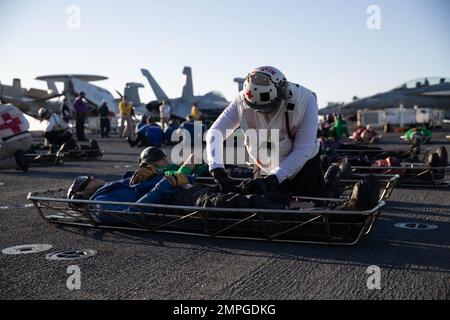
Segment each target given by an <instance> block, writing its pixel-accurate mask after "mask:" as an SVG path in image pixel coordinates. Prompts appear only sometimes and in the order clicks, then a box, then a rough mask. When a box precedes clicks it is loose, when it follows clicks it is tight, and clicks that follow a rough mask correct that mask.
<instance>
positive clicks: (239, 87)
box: [233, 78, 245, 92]
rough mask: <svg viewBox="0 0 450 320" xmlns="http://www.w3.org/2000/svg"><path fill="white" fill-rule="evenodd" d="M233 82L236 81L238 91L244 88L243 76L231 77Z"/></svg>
mask: <svg viewBox="0 0 450 320" xmlns="http://www.w3.org/2000/svg"><path fill="white" fill-rule="evenodd" d="M233 81H234V82H236V83H237V84H238V90H239V92H241V91H242V90H244V81H245V79H244V78H234V79H233Z"/></svg>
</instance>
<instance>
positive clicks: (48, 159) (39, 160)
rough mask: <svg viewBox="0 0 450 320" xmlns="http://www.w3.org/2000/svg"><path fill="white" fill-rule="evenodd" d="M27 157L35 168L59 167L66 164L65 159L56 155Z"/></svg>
mask: <svg viewBox="0 0 450 320" xmlns="http://www.w3.org/2000/svg"><path fill="white" fill-rule="evenodd" d="M25 157H26V158H27V159H28V161H29V162H30V165H31V166H33V167H36V166H52V165H59V164H62V163H63V162H64V159H63V157H62V156H61V155H59V154H56V153H26V154H25Z"/></svg>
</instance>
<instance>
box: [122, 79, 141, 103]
mask: <svg viewBox="0 0 450 320" xmlns="http://www.w3.org/2000/svg"><path fill="white" fill-rule="evenodd" d="M143 87H144V86H143V85H142V84H140V83H134V82H129V83H127V84H126V85H125V91H124V92H125V96H126V97H127V100H128V101H131V102H133V104H134V105H135V106H140V105H141V98H140V96H139V91H138V89H139V88H143Z"/></svg>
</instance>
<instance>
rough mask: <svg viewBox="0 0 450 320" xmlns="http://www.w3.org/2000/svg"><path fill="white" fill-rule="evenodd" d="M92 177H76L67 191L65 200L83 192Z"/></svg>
mask: <svg viewBox="0 0 450 320" xmlns="http://www.w3.org/2000/svg"><path fill="white" fill-rule="evenodd" d="M92 179H93V177H88V176H79V177H77V178H76V179H75V180H74V181H73V183H72V185H71V186H70V187H69V191H68V192H67V198H68V199H73V197H74V196H75V195H76V194H77V193H78V192H81V191H83V190H84V189H85V188H86V186H87V185H88V184H89V182H91V181H92Z"/></svg>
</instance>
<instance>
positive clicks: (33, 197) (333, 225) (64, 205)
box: [28, 175, 398, 246]
mask: <svg viewBox="0 0 450 320" xmlns="http://www.w3.org/2000/svg"><path fill="white" fill-rule="evenodd" d="M386 178H387V179H386V181H385V182H386V184H385V186H384V189H383V191H382V193H381V195H380V197H379V201H378V203H377V205H376V206H375V207H374V208H372V209H370V210H367V211H347V210H333V209H331V208H324V207H322V208H309V209H295V210H292V209H283V210H274V209H243V208H214V207H188V206H177V205H164V204H137V203H124V202H109V201H90V200H69V199H64V198H62V197H61V195H63V194H65V192H66V190H65V189H47V190H41V191H35V192H31V193H29V194H28V199H29V200H30V201H32V202H33V205H34V207H35V208H36V210H37V211H38V213H39V215H40V216H41V218H42V219H44V220H45V221H47V222H48V223H51V224H59V225H69V226H76V227H88V228H99V229H113V230H128V231H146V232H159V233H171V234H182V235H192V236H200V237H208V238H225V239H241V240H260V241H272V242H289V243H308V244H327V245H346V246H351V245H355V244H357V243H358V242H359V241H360V240H361V239H362V238H364V237H366V236H368V235H369V234H370V232H371V230H372V229H373V225H374V223H375V221H376V220H377V218H378V217H379V216H380V214H381V212H382V209H383V207H384V206H385V200H386V199H387V198H388V197H389V196H390V195H391V193H392V191H393V189H394V187H395V186H396V184H397V181H398V176H397V175H390V176H389V177H386ZM297 198H298V199H300V200H304V201H320V202H321V203H322V204H323V203H327V204H329V203H333V204H337V203H343V202H344V201H345V199H324V198H311V197H297ZM70 204H72V205H85V206H86V207H85V208H84V209H81V210H80V209H78V210H73V209H71V208H70V207H69V205H70ZM98 205H120V206H124V207H125V206H131V207H136V208H138V209H140V210H138V213H137V214H136V215H138V216H139V217H140V218H141V219H142V220H141V222H136V221H131V220H130V218H129V217H130V216H128V219H127V215H124V214H123V211H111V210H107V211H105V210H101V212H102V213H103V214H104V213H107V214H108V215H111V216H112V217H115V218H119V219H120V220H123V222H124V223H123V225H116V224H105V223H98V222H97V221H95V220H94V218H93V214H92V213H94V212H96V211H95V210H97V209H95V208H94V206H98ZM146 209H148V210H151V211H150V212H144V210H146ZM148 210H147V211H148ZM135 218H136V216H135Z"/></svg>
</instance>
